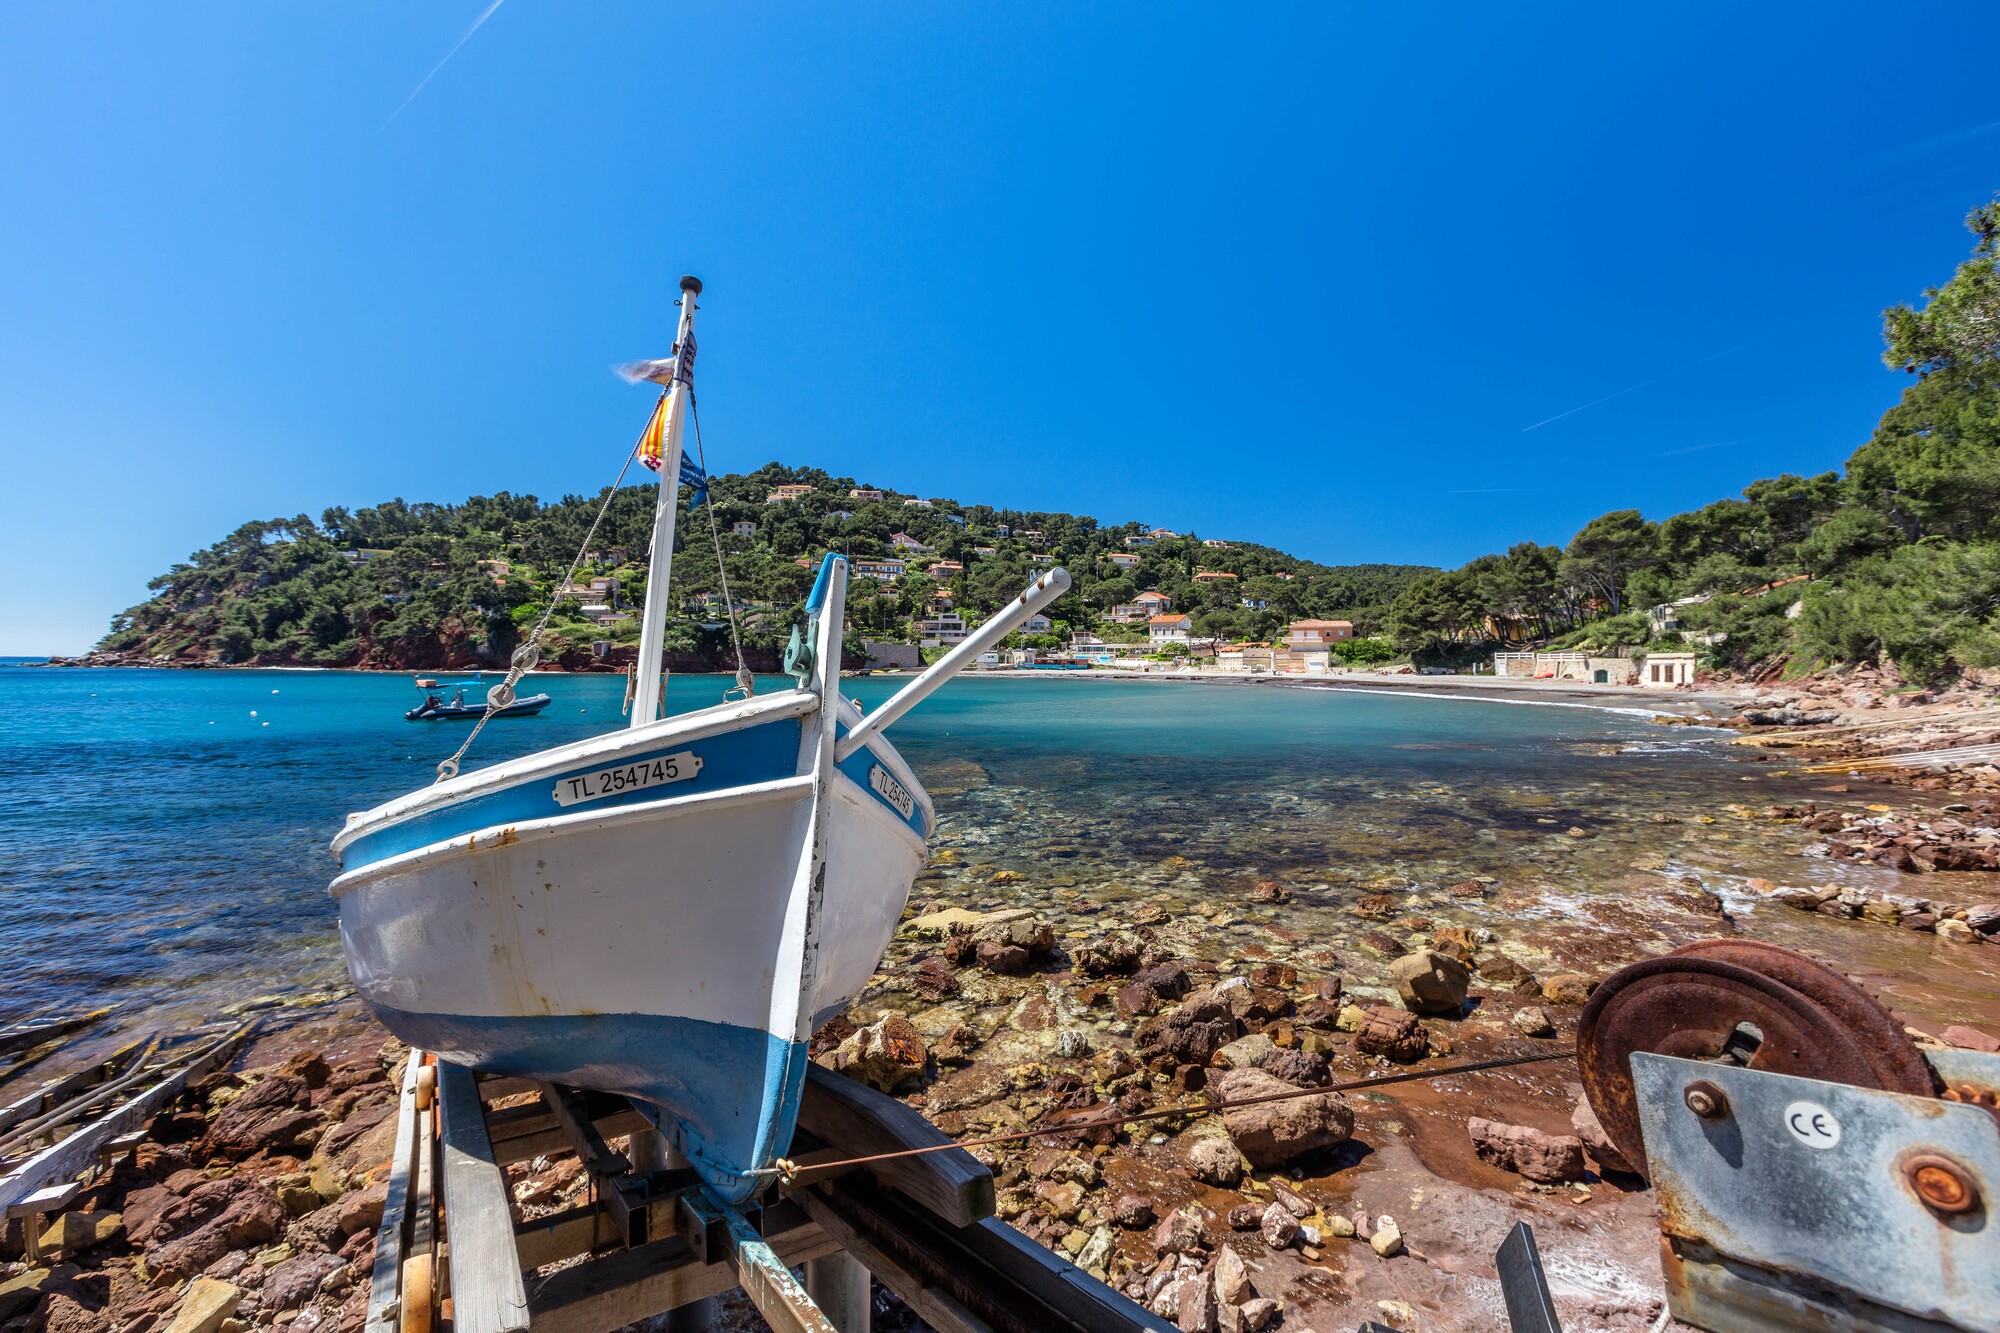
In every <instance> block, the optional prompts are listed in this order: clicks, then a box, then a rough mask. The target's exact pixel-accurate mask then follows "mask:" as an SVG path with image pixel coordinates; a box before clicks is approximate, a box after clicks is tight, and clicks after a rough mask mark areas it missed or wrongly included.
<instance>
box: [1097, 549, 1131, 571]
mask: <svg viewBox="0 0 2000 1333" xmlns="http://www.w3.org/2000/svg"><path fill="white" fill-rule="evenodd" d="M1105 559H1107V560H1109V561H1110V562H1111V563H1112V564H1114V565H1116V566H1118V568H1120V569H1137V568H1138V567H1139V557H1138V556H1136V555H1133V554H1132V553H1131V552H1130V551H1113V552H1112V553H1111V554H1110V555H1108V556H1106V557H1105Z"/></svg>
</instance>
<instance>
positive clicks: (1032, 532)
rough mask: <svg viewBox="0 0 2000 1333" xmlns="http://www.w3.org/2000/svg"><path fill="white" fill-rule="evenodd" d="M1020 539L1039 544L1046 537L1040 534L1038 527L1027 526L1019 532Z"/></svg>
mask: <svg viewBox="0 0 2000 1333" xmlns="http://www.w3.org/2000/svg"><path fill="white" fill-rule="evenodd" d="M1021 540H1022V541H1024V542H1028V543H1031V544H1032V545H1035V546H1040V545H1041V544H1042V542H1043V541H1044V540H1046V539H1045V538H1044V537H1043V536H1042V532H1041V529H1040V528H1029V529H1028V530H1027V531H1026V532H1023V533H1022V534H1021Z"/></svg>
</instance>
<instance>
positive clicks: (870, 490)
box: [847, 486, 882, 500]
mask: <svg viewBox="0 0 2000 1333" xmlns="http://www.w3.org/2000/svg"><path fill="white" fill-rule="evenodd" d="M847 498H848V499H850V500H879V499H881V498H882V492H880V491H878V490H876V489H875V488H874V487H873V486H856V487H855V488H854V489H853V490H851V491H849V492H848V493H847Z"/></svg>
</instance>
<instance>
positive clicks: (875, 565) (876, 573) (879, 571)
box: [847, 557, 910, 583]
mask: <svg viewBox="0 0 2000 1333" xmlns="http://www.w3.org/2000/svg"><path fill="white" fill-rule="evenodd" d="M909 567H910V564H909V561H907V560H897V559H895V558H894V557H890V558H888V559H884V560H856V561H855V562H854V563H853V564H851V565H849V566H848V575H847V577H848V581H849V582H852V581H853V580H855V579H874V580H875V581H876V582H877V583H890V582H893V581H894V580H896V579H899V578H901V577H903V574H904V571H906V570H908V569H909Z"/></svg>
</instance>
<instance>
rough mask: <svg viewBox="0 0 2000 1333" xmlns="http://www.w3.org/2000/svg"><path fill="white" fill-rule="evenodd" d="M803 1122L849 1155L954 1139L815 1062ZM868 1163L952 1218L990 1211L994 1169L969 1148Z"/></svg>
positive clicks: (880, 1176)
mask: <svg viewBox="0 0 2000 1333" xmlns="http://www.w3.org/2000/svg"><path fill="white" fill-rule="evenodd" d="M799 1127H800V1128H802V1129H804V1130H806V1131H807V1132H808V1133H810V1134H811V1135H812V1136H813V1137H814V1138H816V1139H818V1140H820V1141H821V1142H822V1143H826V1144H829V1145H833V1146H836V1147H838V1148H840V1149H841V1150H842V1151H843V1153H844V1154H845V1155H846V1156H849V1157H869V1156H872V1155H874V1154H876V1153H887V1152H897V1151H900V1150H902V1149H906V1148H928V1147H933V1146H936V1145H941V1144H949V1143H950V1142H951V1141H952V1140H951V1138H950V1137H949V1136H948V1135H946V1134H945V1133H944V1132H943V1131H941V1130H939V1129H938V1128H937V1126H935V1125H933V1124H931V1122H930V1121H928V1120H926V1119H924V1118H923V1116H921V1115H919V1114H918V1113H917V1112H915V1111H913V1110H911V1109H910V1108H909V1107H907V1106H905V1105H903V1104H902V1103H901V1102H899V1101H897V1100H896V1099H895V1098H894V1097H888V1096H884V1095H883V1094H882V1093H879V1092H877V1091H875V1090H874V1089H873V1088H870V1087H866V1086H864V1085H862V1084H860V1083H857V1082H855V1081H854V1080H853V1079H851V1078H848V1077H846V1076H845V1075H842V1074H836V1073H834V1072H833V1071H832V1070H830V1069H826V1068H824V1067H822V1066H820V1065H817V1064H814V1065H809V1066H808V1067H807V1069H806V1084H805V1095H804V1097H803V1098H802V1099H801V1101H800V1103H799ZM867 1170H868V1171H869V1172H870V1173H872V1174H873V1175H874V1176H875V1178H876V1179H877V1180H879V1181H881V1182H882V1184H883V1185H885V1186H887V1187H888V1188H891V1189H893V1190H895V1191H896V1192H898V1193H899V1194H901V1195H903V1196H904V1197H905V1198H907V1199H909V1200H911V1201H912V1202H914V1203H917V1204H920V1205H922V1206H923V1207H924V1208H925V1209H926V1210H928V1211H929V1212H931V1213H933V1214H935V1215H936V1216H937V1217H938V1218H939V1219H940V1220H942V1221H944V1222H947V1223H949V1224H950V1225H952V1226H956V1227H962V1226H969V1225H971V1224H972V1223H974V1222H977V1221H979V1220H980V1219H981V1218H986V1217H991V1216H993V1173H992V1172H991V1171H989V1170H987V1169H986V1168H985V1167H983V1166H981V1165H980V1164H979V1160H978V1159H977V1158H975V1157H974V1156H973V1155H972V1154H971V1153H969V1152H966V1151H965V1150H964V1149H953V1150H951V1151H949V1152H933V1153H925V1154H924V1155H923V1156H921V1157H898V1158H894V1159H891V1160H890V1161H887V1162H879V1163H874V1164H871V1165H870V1166H869V1167H868V1168H867ZM822 1178H823V1177H822ZM806 1179H808V1180H810V1179H811V1177H810V1176H808V1177H806Z"/></svg>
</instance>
